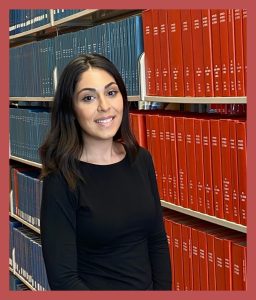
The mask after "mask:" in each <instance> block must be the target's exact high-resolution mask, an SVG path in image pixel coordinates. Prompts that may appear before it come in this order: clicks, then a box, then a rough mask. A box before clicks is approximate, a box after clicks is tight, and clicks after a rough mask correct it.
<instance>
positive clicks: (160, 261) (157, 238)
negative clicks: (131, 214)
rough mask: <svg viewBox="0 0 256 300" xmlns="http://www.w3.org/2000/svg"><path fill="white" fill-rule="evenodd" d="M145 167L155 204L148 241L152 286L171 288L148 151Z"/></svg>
mask: <svg viewBox="0 0 256 300" xmlns="http://www.w3.org/2000/svg"><path fill="white" fill-rule="evenodd" d="M147 169H148V173H149V178H150V184H151V189H152V192H153V195H154V200H155V206H156V218H155V223H154V224H153V226H152V232H151V235H150V237H149V241H148V244H149V255H150V260H151V268H152V276H153V286H154V290H171V289H172V274H171V263H170V254H169V246H168V242H167V237H166V232H165V228H164V224H163V215H162V207H161V203H160V197H159V193H158V188H157V182H156V176H155V169H154V165H153V161H152V157H151V155H150V153H149V152H148V153H147Z"/></svg>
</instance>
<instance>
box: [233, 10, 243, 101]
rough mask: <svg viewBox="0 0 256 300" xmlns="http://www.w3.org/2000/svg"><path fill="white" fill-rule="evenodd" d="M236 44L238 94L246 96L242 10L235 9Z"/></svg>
mask: <svg viewBox="0 0 256 300" xmlns="http://www.w3.org/2000/svg"><path fill="white" fill-rule="evenodd" d="M234 24H235V46H236V52H235V53H236V83H237V96H244V95H245V89H244V50H243V21H242V10H241V9H235V10H234Z"/></svg>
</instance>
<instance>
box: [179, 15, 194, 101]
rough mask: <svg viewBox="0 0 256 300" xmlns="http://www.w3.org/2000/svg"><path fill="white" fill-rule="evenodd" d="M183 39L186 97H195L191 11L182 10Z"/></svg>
mask: <svg viewBox="0 0 256 300" xmlns="http://www.w3.org/2000/svg"><path fill="white" fill-rule="evenodd" d="M180 12H181V13H180V16H181V34H182V35H181V37H182V53H183V72H184V73H183V74H184V93H185V96H191V97H194V96H195V82H194V63H193V43H192V26H191V14H190V10H189V9H181V11H180Z"/></svg>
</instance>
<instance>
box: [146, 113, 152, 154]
mask: <svg viewBox="0 0 256 300" xmlns="http://www.w3.org/2000/svg"><path fill="white" fill-rule="evenodd" d="M145 118H146V119H145V120H146V137H147V149H148V151H149V152H150V153H152V145H151V127H150V115H149V114H147V113H146V114H145Z"/></svg>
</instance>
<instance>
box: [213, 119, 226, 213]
mask: <svg viewBox="0 0 256 300" xmlns="http://www.w3.org/2000/svg"><path fill="white" fill-rule="evenodd" d="M210 126H211V151H212V179H213V200H214V206H215V207H214V210H215V216H216V217H218V218H222V219H223V217H224V209H223V190H222V172H221V152H220V123H219V120H210Z"/></svg>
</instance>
